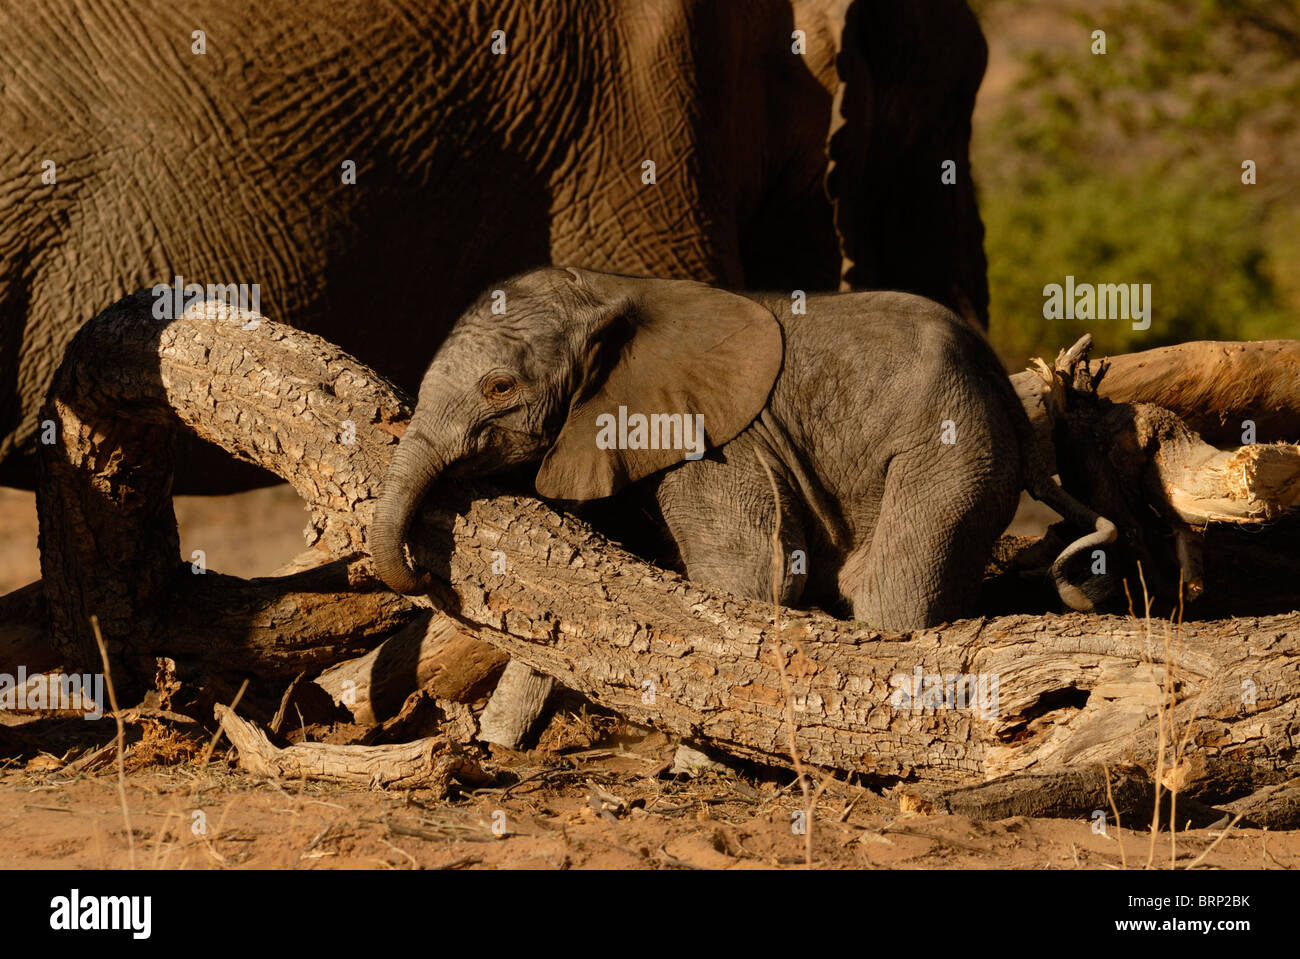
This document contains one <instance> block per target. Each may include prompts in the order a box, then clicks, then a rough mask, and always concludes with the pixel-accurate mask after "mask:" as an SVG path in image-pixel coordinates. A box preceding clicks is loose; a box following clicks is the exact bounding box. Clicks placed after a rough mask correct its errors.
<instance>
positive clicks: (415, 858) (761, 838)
mask: <svg viewBox="0 0 1300 959" xmlns="http://www.w3.org/2000/svg"><path fill="white" fill-rule="evenodd" d="M70 722H75V723H81V722H84V721H83V720H70ZM624 732H626V730H624ZM167 740H168V736H167V735H166V734H165V733H164V734H162V735H160V736H157V737H153V738H151V739H150V741H149V742H146V743H143V744H137V745H136V746H134V747H132V749H131V751H130V753H129V755H128V760H127V764H128V768H134V771H133V772H131V773H130V774H129V776H128V781H127V801H126V805H127V810H128V813H129V815H130V822H131V837H132V841H131V842H128V839H127V829H126V826H125V820H124V816H123V810H122V804H121V802H120V800H119V796H118V791H117V778H116V775H115V773H114V771H113V768H112V765H111V764H109V765H107V766H106V767H105V768H103V769H102V770H101V771H98V772H96V773H94V774H91V775H82V776H70V775H68V774H67V773H66V772H64V771H61V770H60V767H61V764H60V763H59V761H58V760H57V759H55V758H54V757H49V756H38V757H36V758H35V759H34V760H32V761H31V762H29V763H28V764H27V768H25V769H21V768H10V769H8V770H6V771H4V772H0V834H3V835H4V836H5V841H4V843H3V845H2V846H0V868H24V869H26V868H42V867H59V868H94V869H99V868H127V867H129V866H131V864H132V862H133V861H134V863H135V865H136V866H137V867H142V868H149V867H161V868H189V869H193V868H199V869H202V868H214V869H220V868H251V867H260V868H298V869H321V868H383V869H490V868H526V869H568V868H604V869H746V868H800V867H803V866H804V865H805V856H806V848H805V836H804V835H803V834H800V833H799V832H798V831H797V829H798V825H797V824H798V822H799V821H800V818H801V816H804V821H807V820H806V814H804V813H803V810H804V808H805V807H804V803H803V800H802V799H801V798H800V795H799V791H798V790H797V789H795V788H792V785H791V784H789V783H782V782H778V781H770V780H769V781H761V780H757V779H753V778H750V777H746V776H738V775H734V774H730V773H728V774H717V773H705V774H703V775H701V776H700V777H698V778H695V779H690V778H687V777H685V776H680V775H679V776H670V775H668V774H667V773H666V772H665V771H664V767H665V766H666V765H667V763H668V760H669V759H671V756H672V751H673V750H672V748H671V745H670V744H669V743H668V742H667V741H666V740H665V739H664V737H663V736H662V735H661V734H658V733H649V734H644V733H643V734H641V736H640V739H639V740H638V739H637V738H636V736H627V735H625V736H623V737H622V738H621V739H620V740H619V741H618V742H616V743H610V744H607V745H598V746H597V747H596V748H591V747H587V746H584V745H583V744H582V743H578V744H577V745H576V746H574V747H570V748H566V749H562V750H558V751H548V750H535V751H533V752H530V753H508V754H506V755H499V756H497V757H495V758H494V759H491V760H489V761H488V762H486V763H485V766H486V767H487V768H489V769H490V770H491V771H493V772H495V773H496V774H497V776H498V779H499V783H500V784H498V785H494V786H493V787H491V788H484V789H477V790H465V791H463V792H460V793H458V794H454V795H452V796H450V797H448V798H446V799H443V800H436V799H434V798H432V796H431V795H430V794H427V793H422V792H421V791H414V792H397V791H390V792H384V791H371V790H366V789H358V788H352V787H344V786H335V785H328V784H321V783H313V782H296V781H292V782H291V781H271V780H266V779H261V778H257V777H254V776H250V775H247V774H245V773H242V772H238V771H235V770H234V769H233V768H232V767H230V766H229V765H228V763H227V761H226V759H225V758H224V755H223V752H222V750H218V752H217V755H216V757H215V758H214V759H213V760H212V761H211V762H210V763H209V764H208V765H207V767H206V768H203V769H200V768H199V767H198V765H197V762H196V761H195V760H194V759H193V758H192V757H191V756H190V753H191V752H192V749H193V748H198V747H199V741H198V739H197V738H195V739H194V740H193V741H189V742H182V743H180V744H179V745H177V744H175V743H170V744H169V742H168V741H167ZM169 753H170V755H169ZM178 759H179V761H177V760H178ZM166 763H175V764H173V765H166ZM811 821H812V824H813V828H812V836H813V842H812V862H813V865H814V866H815V867H817V868H850V869H872V868H897V869H961V868H1004V869H1035V870H1038V869H1124V868H1128V869H1140V868H1144V867H1146V864H1147V862H1148V857H1151V861H1152V863H1153V865H1154V867H1155V868H1160V869H1167V868H1170V867H1171V863H1173V867H1174V868H1179V869H1183V868H1187V867H1195V868H1236V869H1292V868H1296V867H1300V832H1290V833H1267V832H1262V831H1258V830H1230V831H1229V832H1228V833H1227V835H1226V836H1225V835H1223V834H1222V833H1220V832H1218V831H1213V830H1192V831H1187V832H1179V833H1178V834H1177V836H1176V837H1175V838H1174V840H1173V842H1172V844H1171V839H1170V836H1169V834H1168V832H1162V833H1160V834H1159V835H1158V836H1157V838H1156V842H1155V843H1154V846H1153V845H1152V843H1151V841H1150V833H1149V831H1146V830H1144V829H1140V830H1138V831H1137V832H1132V831H1130V830H1129V829H1128V828H1122V829H1120V830H1115V829H1114V828H1113V827H1112V828H1111V829H1110V830H1108V834H1101V833H1098V832H1096V831H1094V829H1093V828H1092V826H1091V824H1090V823H1089V822H1085V821H1066V820H1051V819H1032V820H1031V819H1025V818H1013V819H1006V820H1003V821H1001V822H980V821H975V820H971V819H966V818H964V817H960V816H946V815H942V816H924V815H917V814H900V813H899V811H898V808H897V806H896V804H895V803H893V802H892V801H890V800H888V799H886V798H883V797H881V796H879V795H877V794H876V793H873V792H871V791H869V790H865V789H859V788H856V787H852V786H847V785H844V784H840V783H836V784H834V785H832V786H831V787H830V788H829V789H828V790H827V791H826V793H825V794H824V795H823V796H822V797H821V799H820V801H819V802H818V803H817V804H816V807H815V811H814V815H813V817H812V820H811ZM1211 847H1213V848H1212V849H1211ZM1207 850H1208V855H1203V854H1205V853H1206V852H1207Z"/></svg>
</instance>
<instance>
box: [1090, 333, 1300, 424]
mask: <svg viewBox="0 0 1300 959" xmlns="http://www.w3.org/2000/svg"><path fill="white" fill-rule="evenodd" d="M1102 363H1105V364H1106V365H1107V366H1109V368H1110V369H1109V372H1107V374H1106V376H1105V377H1104V378H1103V379H1102V381H1101V383H1100V385H1099V387H1098V391H1099V393H1100V394H1101V395H1102V396H1103V397H1105V398H1106V399H1108V400H1111V401H1113V402H1115V403H1151V404H1153V405H1155V406H1160V407H1163V408H1164V409H1167V410H1169V411H1170V412H1171V413H1173V414H1175V415H1176V416H1177V417H1178V418H1179V419H1181V420H1182V421H1183V422H1184V423H1185V424H1186V425H1187V427H1188V428H1189V429H1191V430H1193V431H1194V432H1196V433H1199V434H1200V435H1201V437H1202V438H1204V439H1205V440H1206V441H1207V442H1209V443H1211V444H1213V445H1215V446H1240V445H1242V444H1244V443H1249V442H1257V443H1271V442H1279V441H1281V442H1290V443H1300V340H1260V341H1256V342H1250V343H1235V342H1220V341H1215V340H1199V341H1196V342H1192V343H1179V344H1177V345H1175V346H1162V347H1159V348H1157V349H1153V350H1144V351H1142V352H1140V353H1125V354H1122V355H1120V356H1112V357H1108V358H1106V359H1105V360H1095V361H1093V363H1092V368H1093V375H1094V376H1095V375H1096V373H1097V372H1098V370H1099V369H1100V366H1101V364H1102ZM1247 422H1249V423H1250V424H1253V426H1254V431H1253V439H1246V438H1245V437H1244V436H1243V433H1245V431H1246V430H1247Z"/></svg>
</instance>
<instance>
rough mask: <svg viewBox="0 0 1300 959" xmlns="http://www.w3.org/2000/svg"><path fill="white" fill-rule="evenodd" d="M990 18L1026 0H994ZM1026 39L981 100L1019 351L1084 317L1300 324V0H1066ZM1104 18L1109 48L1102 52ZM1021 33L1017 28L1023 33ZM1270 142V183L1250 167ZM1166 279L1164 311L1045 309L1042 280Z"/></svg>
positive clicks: (1108, 336)
mask: <svg viewBox="0 0 1300 959" xmlns="http://www.w3.org/2000/svg"><path fill="white" fill-rule="evenodd" d="M976 9H977V12H978V13H979V14H980V16H981V18H982V21H983V23H984V29H985V31H986V33H988V34H989V35H990V37H992V38H993V39H994V41H995V43H996V41H997V40H998V39H1000V37H999V36H998V34H997V31H999V30H1007V31H1012V33H1014V31H1015V30H1016V29H1017V25H1018V19H1017V18H1018V17H1020V16H1021V14H1022V13H1023V11H1025V10H1026V9H1028V8H1027V7H1026V5H1025V4H1023V3H1022V2H1020V0H980V2H979V3H978V4H977V5H976ZM1057 10H1058V15H1056V16H1055V17H1054V19H1052V20H1051V21H1050V22H1049V23H1047V25H1046V26H1044V25H1043V23H1042V22H1041V20H1040V22H1038V23H1037V24H1036V26H1035V31H1036V32H1035V31H1022V32H1021V34H1019V35H1015V36H1014V39H1015V41H1016V42H1015V43H1011V44H1008V45H1007V46H1008V47H1009V49H1011V51H1012V56H1013V57H1014V60H1015V62H1014V64H1012V67H1013V69H1014V76H1015V82H1014V83H1013V84H1011V85H1010V87H1009V91H1008V92H1006V93H1004V94H1003V95H1002V96H1001V98H1000V99H999V100H997V101H996V103H995V104H994V105H993V107H992V108H990V107H989V106H988V105H986V104H981V111H980V112H979V113H977V124H976V136H975V146H974V151H973V152H974V164H975V172H976V178H977V181H978V183H979V185H980V208H981V212H982V214H983V216H984V220H985V225H986V228H987V235H986V240H985V246H986V250H987V253H988V259H989V285H990V296H991V301H992V302H991V309H990V312H991V324H992V331H991V332H992V336H993V340H994V343H995V345H996V346H997V347H998V349H999V350H1000V352H1001V353H1002V355H1003V356H1004V357H1005V358H1006V359H1007V360H1008V362H1009V364H1010V365H1012V366H1013V367H1016V366H1019V365H1020V364H1021V363H1023V361H1024V360H1025V359H1026V358H1027V357H1028V356H1031V355H1042V356H1047V357H1051V356H1054V355H1055V353H1056V350H1057V349H1059V348H1060V347H1062V346H1066V345H1069V343H1071V342H1073V341H1074V339H1075V338H1076V337H1077V336H1078V335H1079V334H1080V333H1082V332H1084V331H1087V332H1091V333H1092V334H1093V336H1094V339H1095V340H1096V341H1097V343H1098V346H1099V349H1100V350H1101V351H1103V352H1125V351H1130V350H1140V349H1147V348H1150V347H1153V346H1158V345H1162V344H1165V343H1174V342H1182V341H1185V340H1192V339H1262V338H1270V337H1295V336H1300V277H1297V266H1298V265H1300V240H1297V234H1298V233H1300V212H1298V206H1300V205H1298V203H1297V200H1298V198H1300V193H1298V187H1297V183H1300V155H1298V150H1297V147H1298V143H1297V141H1298V139H1300V136H1298V133H1300V109H1297V106H1298V105H1300V0H1269V2H1267V3H1263V2H1259V0H1220V2H1210V0H1201V2H1189V0H1118V2H1112V3H1109V4H1106V5H1105V6H1102V7H1097V6H1096V4H1094V3H1088V4H1084V3H1074V2H1073V0H1065V2H1063V3H1062V6H1061V7H1060V8H1057ZM1094 29H1104V30H1105V31H1106V34H1107V37H1106V39H1107V53H1106V54H1105V55H1104V56H1096V55H1093V54H1092V53H1091V52H1090V45H1091V38H1090V34H1091V32H1092V31H1093V30H1094ZM1008 35H1009V36H1010V35H1011V34H1008ZM1243 159H1251V160H1254V161H1255V162H1256V164H1257V167H1258V183H1257V184H1255V185H1245V184H1243V183H1242V181H1241V173H1242V169H1241V163H1242V160H1243ZM1067 274H1072V275H1073V276H1074V277H1075V279H1076V282H1078V283H1085V282H1087V283H1150V284H1151V285H1152V302H1153V307H1152V323H1151V328H1150V329H1149V330H1146V331H1137V330H1133V329H1132V324H1131V323H1130V322H1127V321H1123V320H1091V321H1078V320H1045V319H1044V318H1043V315H1042V313H1043V305H1044V299H1045V298H1044V294H1043V287H1044V285H1046V284H1048V283H1062V284H1063V283H1064V282H1065V277H1066V275H1067Z"/></svg>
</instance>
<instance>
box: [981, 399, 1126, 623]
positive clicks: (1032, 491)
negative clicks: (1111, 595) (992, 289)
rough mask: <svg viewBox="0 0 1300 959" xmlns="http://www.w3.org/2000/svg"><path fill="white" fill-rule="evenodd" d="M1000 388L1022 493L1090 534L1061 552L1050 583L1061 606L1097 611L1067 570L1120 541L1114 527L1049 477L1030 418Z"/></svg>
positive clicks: (1093, 602)
mask: <svg viewBox="0 0 1300 959" xmlns="http://www.w3.org/2000/svg"><path fill="white" fill-rule="evenodd" d="M998 385H999V387H1000V388H1001V389H1002V390H1003V391H1004V395H1005V396H1006V397H1007V398H1008V402H1009V403H1011V404H1014V406H1013V410H1014V414H1013V419H1014V420H1015V424H1016V432H1017V433H1018V435H1019V439H1020V449H1021V460H1022V468H1023V470H1024V474H1023V475H1024V477H1025V489H1026V490H1028V491H1029V495H1030V496H1032V497H1033V498H1034V499H1036V500H1038V501H1039V502H1040V503H1043V504H1044V505H1046V506H1050V507H1051V508H1052V509H1054V510H1056V511H1057V512H1058V513H1060V514H1061V516H1062V517H1064V519H1065V521H1066V522H1068V523H1070V524H1071V525H1072V526H1077V527H1079V528H1080V529H1086V530H1091V532H1090V533H1088V534H1087V535H1086V536H1082V537H1080V538H1079V539H1076V540H1075V541H1074V542H1073V543H1071V544H1070V545H1069V546H1067V547H1065V549H1063V550H1062V551H1061V554H1060V555H1059V556H1057V557H1056V561H1055V562H1053V563H1052V571H1051V572H1052V583H1053V585H1054V586H1055V587H1056V593H1057V595H1058V596H1060V597H1061V600H1062V602H1064V603H1065V605H1066V606H1068V607H1070V609H1073V610H1078V611H1079V612H1081V613H1088V612H1092V610H1093V609H1095V608H1096V598H1095V597H1094V596H1091V595H1089V593H1088V592H1086V591H1085V590H1083V589H1081V588H1080V587H1078V586H1076V585H1075V584H1074V583H1072V582H1071V581H1070V580H1069V578H1068V577H1067V576H1066V567H1067V566H1068V565H1069V563H1070V561H1071V560H1072V559H1074V557H1076V556H1078V555H1079V554H1080V553H1086V552H1090V551H1092V550H1094V549H1099V548H1101V547H1103V546H1106V545H1108V544H1110V543H1114V542H1115V541H1116V540H1118V539H1119V530H1118V529H1117V528H1116V526H1115V524H1114V523H1112V522H1111V521H1110V520H1108V519H1107V518H1106V517H1104V516H1102V515H1101V514H1100V513H1098V512H1095V511H1094V510H1092V509H1091V508H1089V507H1088V506H1087V505H1086V504H1084V503H1081V502H1079V501H1078V500H1077V499H1075V498H1074V497H1073V496H1071V495H1070V494H1069V493H1067V492H1066V491H1065V489H1064V488H1063V487H1061V486H1060V485H1059V484H1058V483H1057V482H1056V481H1055V480H1054V479H1052V477H1051V474H1050V473H1048V471H1047V467H1046V466H1045V465H1044V463H1043V458H1042V456H1041V454H1040V452H1039V448H1038V440H1037V437H1035V435H1034V431H1033V427H1031V426H1030V425H1029V417H1028V415H1027V414H1026V413H1025V409H1024V407H1023V406H1022V405H1021V403H1020V398H1019V397H1018V396H1016V393H1015V390H1014V389H1012V387H1011V381H1010V379H1008V378H1007V377H1005V376H1003V377H1001V378H1000V380H999V384H998Z"/></svg>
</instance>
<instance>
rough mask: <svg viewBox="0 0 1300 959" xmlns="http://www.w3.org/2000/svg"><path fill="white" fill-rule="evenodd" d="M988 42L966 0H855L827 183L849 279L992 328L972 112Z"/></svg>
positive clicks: (843, 52) (843, 49)
mask: <svg viewBox="0 0 1300 959" xmlns="http://www.w3.org/2000/svg"><path fill="white" fill-rule="evenodd" d="M987 58H988V48H987V45H986V44H985V42H984V35H983V33H982V32H981V31H980V27H979V22H978V21H977V20H976V19H975V16H974V14H973V13H972V12H971V10H970V8H969V7H968V6H967V5H966V3H965V0H909V2H907V3H897V2H895V0H854V2H853V3H852V4H851V5H850V6H849V8H848V12H847V15H846V16H845V19H844V26H843V30H842V33H841V39H840V56H839V60H838V67H839V78H840V87H839V90H838V92H837V93H836V97H835V104H834V106H833V108H832V117H831V133H830V137H829V140H828V142H827V159H828V168H827V176H826V191H827V194H828V196H829V197H830V199H831V203H832V205H833V207H834V211H835V212H834V216H835V229H836V231H837V233H838V234H839V237H840V249H841V253H842V254H843V257H844V284H845V285H846V286H848V287H850V288H853V289H863V288H871V287H876V288H887V289H897V290H906V291H908V292H911V293H919V294H921V295H923V296H928V297H930V298H931V299H933V300H937V301H938V302H940V303H942V304H944V305H945V306H947V307H949V308H950V309H952V310H954V311H955V312H957V313H959V314H961V315H962V316H963V317H965V318H966V319H967V320H968V321H969V322H972V323H974V324H976V325H978V326H984V327H987V325H988V282H987V277H986V273H987V263H986V261H985V257H984V226H983V223H982V222H981V221H980V216H979V209H978V206H977V204H976V199H975V186H974V181H973V179H972V178H971V173H970V160H969V155H968V154H969V146H970V136H971V113H972V111H973V110H974V107H975V94H976V91H977V90H978V89H979V85H980V81H981V79H982V78H983V76H984V67H985V64H986V61H987Z"/></svg>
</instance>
